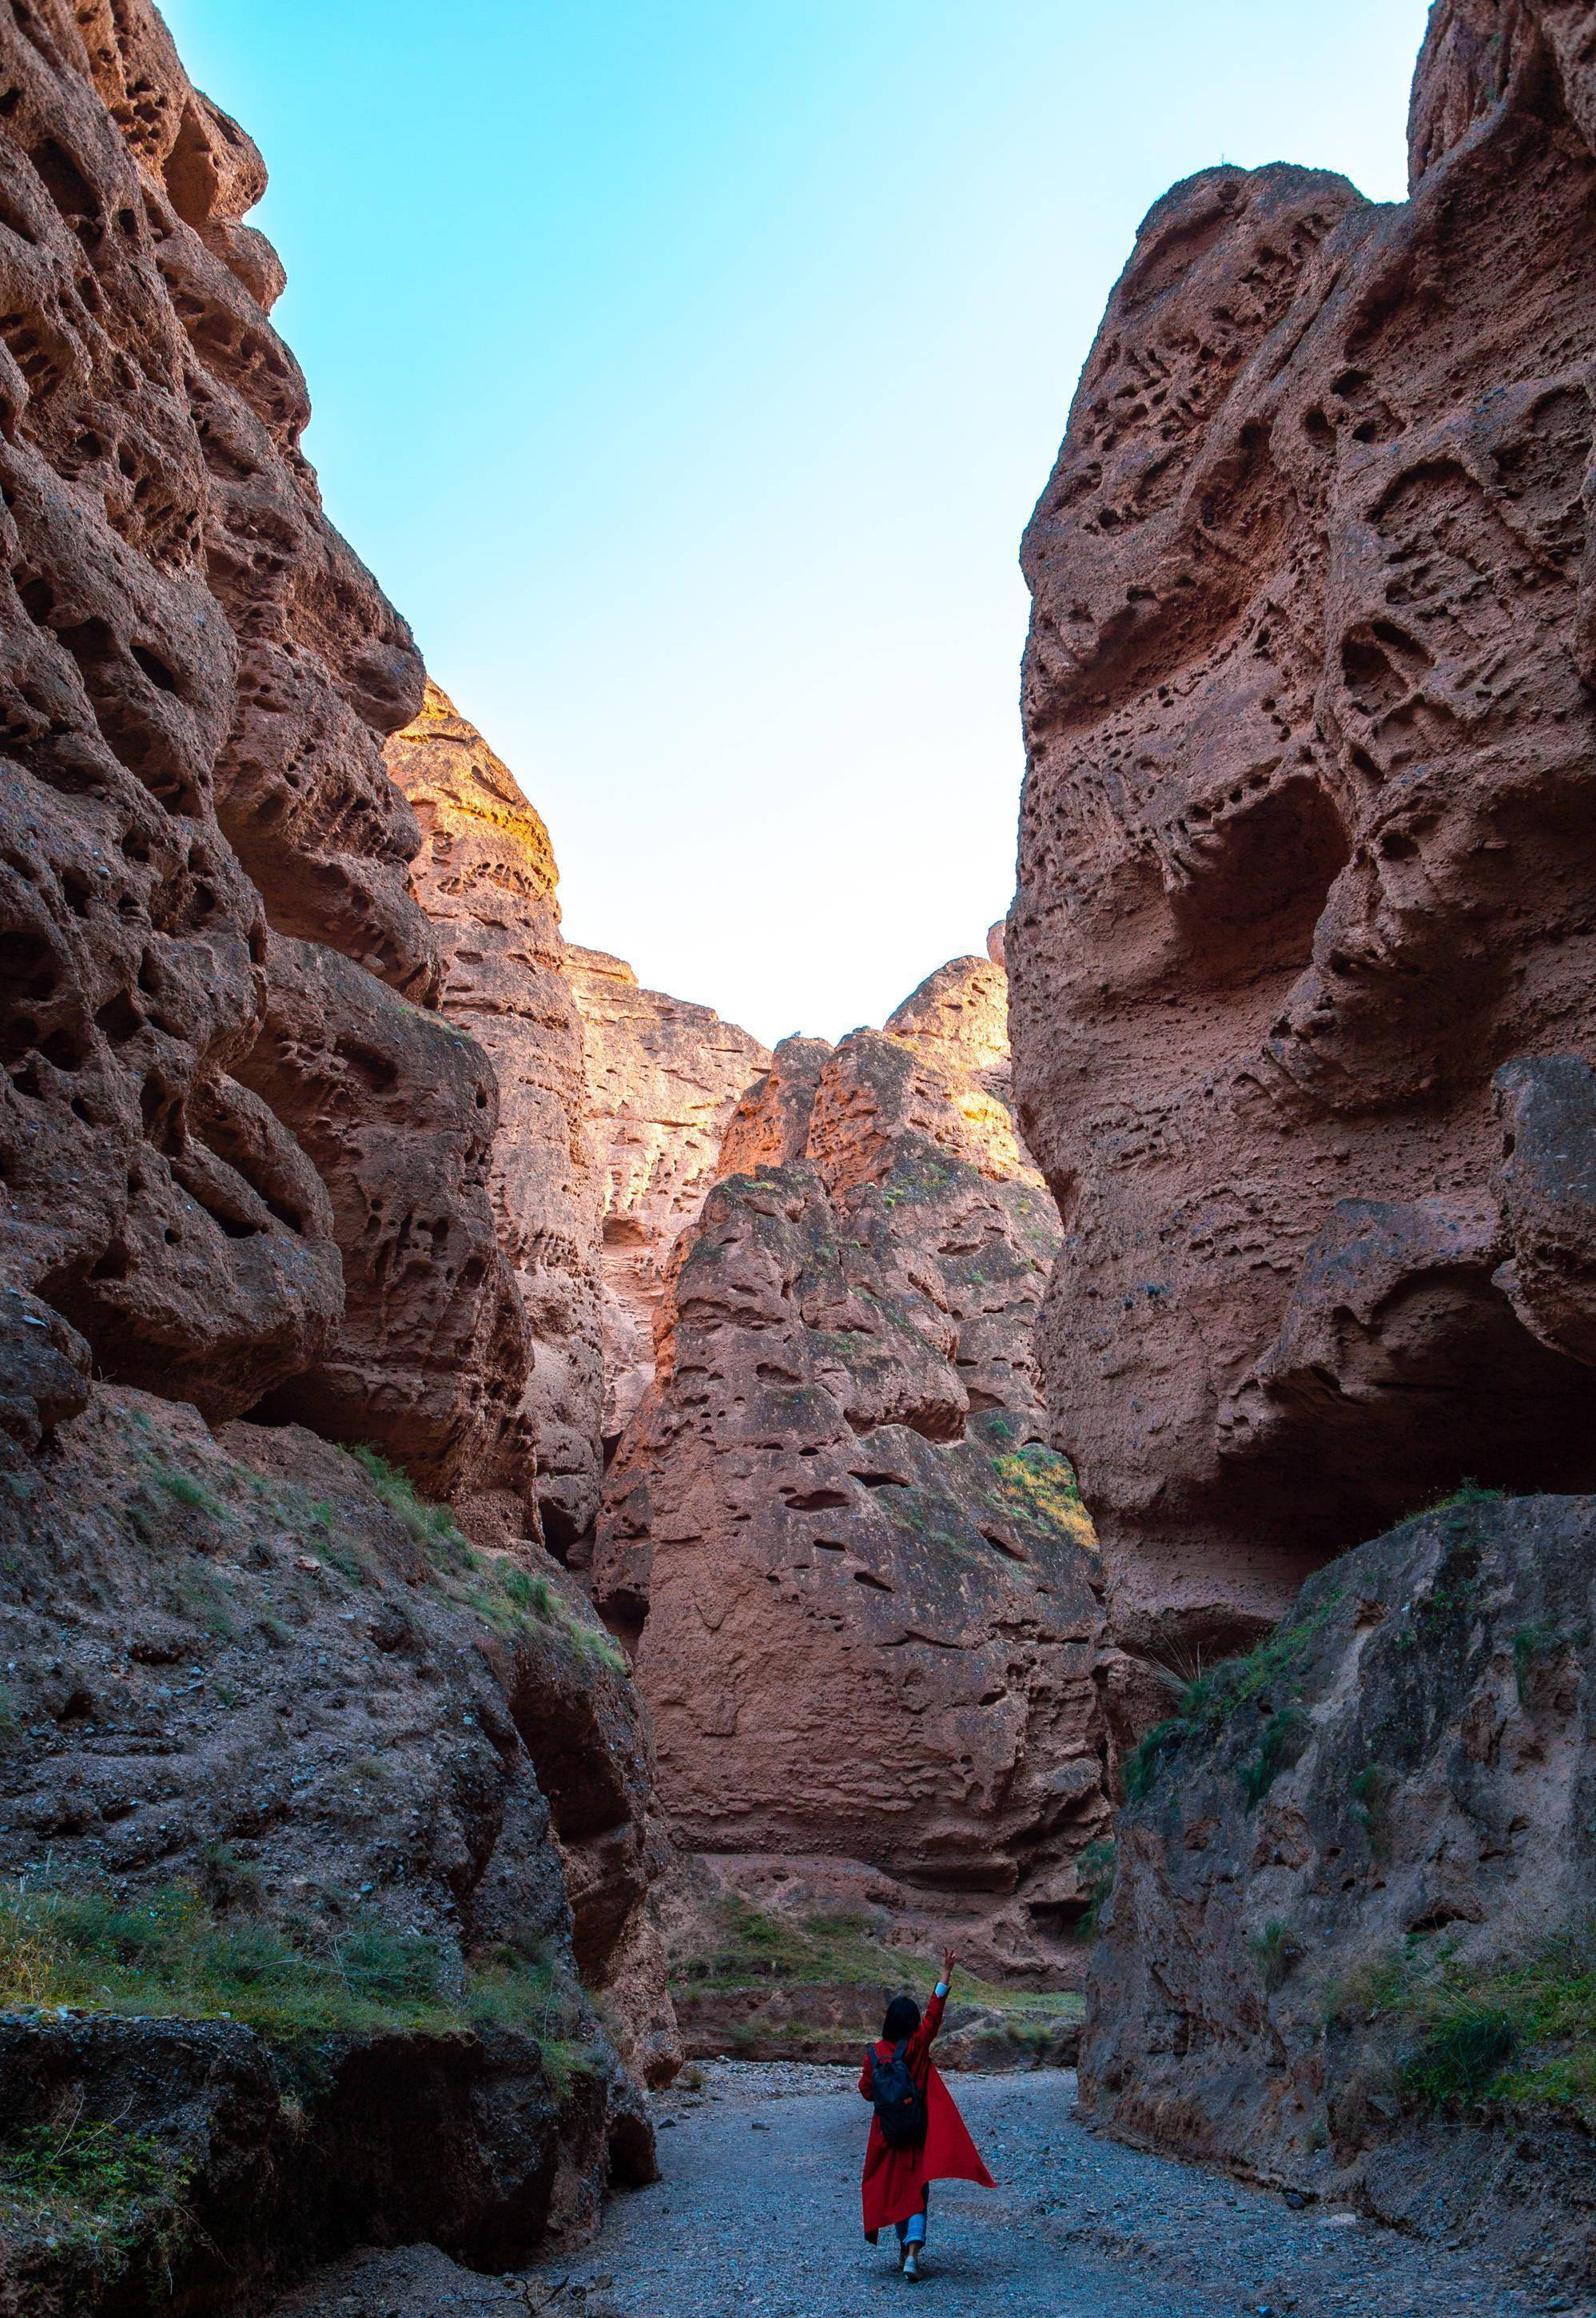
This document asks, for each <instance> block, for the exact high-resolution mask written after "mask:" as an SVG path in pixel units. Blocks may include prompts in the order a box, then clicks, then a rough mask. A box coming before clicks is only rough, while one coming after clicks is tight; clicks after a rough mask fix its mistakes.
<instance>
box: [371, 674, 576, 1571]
mask: <svg viewBox="0 0 1596 2318" xmlns="http://www.w3.org/2000/svg"><path fill="white" fill-rule="evenodd" d="M386 754H387V760H388V768H389V770H390V773H391V774H392V776H393V778H394V779H395V780H396V781H397V782H398V784H399V787H400V788H401V789H402V790H403V791H404V793H405V795H407V796H408V798H409V800H410V803H411V805H412V807H413V809H414V810H415V812H416V814H417V819H418V821H419V822H420V823H421V828H422V832H423V844H422V850H421V852H420V854H419V855H418V857H417V860H416V863H415V867H414V873H413V874H414V876H415V881H416V888H417V893H418V894H420V896H421V900H422V903H423V904H424V906H425V908H426V912H427V914H428V916H429V917H430V918H431V920H432V921H433V924H434V926H435V930H436V932H437V935H438V939H439V944H440V948H441V950H442V954H443V966H444V983H443V993H442V996H441V998H440V1001H439V1003H440V1005H441V1007H442V1009H443V1011H444V1014H445V1015H446V1016H447V1018H448V1020H450V1021H452V1022H455V1023H459V1024H461V1025H462V1027H463V1028H464V1029H467V1030H469V1031H470V1032H471V1036H472V1037H473V1038H475V1039H476V1040H477V1041H478V1042H479V1043H480V1046H481V1047H482V1050H483V1052H484V1053H485V1054H487V1055H488V1056H489V1058H490V1059H491V1062H492V1065H493V1069H494V1072H495V1074H496V1075H497V1077H498V1105H499V1124H498V1133H497V1135H496V1136H495V1137H494V1140H493V1147H492V1154H491V1159H490V1165H489V1190H490V1192H491V1196H492V1200H493V1211H494V1218H495V1221H496V1223H497V1226H498V1239H499V1244H500V1246H501V1247H502V1248H503V1250H504V1252H505V1253H506V1255H507V1258H508V1260H509V1263H510V1266H511V1269H512V1271H513V1272H514V1274H515V1280H516V1289H518V1291H519V1294H520V1298H521V1302H522V1305H523V1307H524V1308H525V1313H526V1317H527V1325H528V1330H529V1334H530V1338H531V1352H532V1367H531V1370H530V1372H529V1373H528V1376H527V1379H526V1388H525V1397H524V1400H523V1404H522V1409H521V1420H522V1422H521V1441H522V1442H523V1443H524V1446H525V1453H527V1454H528V1455H530V1456H533V1457H535V1460H536V1470H537V1478H536V1494H537V1503H538V1507H539V1510H540V1513H541V1515H542V1525H543V1530H544V1532H545V1534H546V1535H547V1536H548V1537H549V1538H550V1539H551V1541H552V1542H553V1543H554V1544H555V1545H556V1547H558V1548H559V1549H560V1550H566V1549H568V1548H569V1545H570V1544H571V1543H572V1541H574V1540H576V1539H578V1538H579V1537H581V1536H583V1535H585V1534H586V1533H587V1532H589V1531H591V1529H592V1527H593V1523H594V1520H595V1518H596V1514H597V1511H598V1481H599V1436H600V1433H601V1430H602V1420H603V1415H604V1373H603V1358H602V1350H601V1342H600V1336H601V1331H600V1325H599V1301H600V1295H599V1283H598V1236H599V1215H598V1205H599V1184H598V1181H597V1177H596V1171H595V1168H594V1165H593V1163H592V1161H591V1159H590V1156H589V1150H588V1138H587V1132H586V1129H585V1126H584V1112H585V1102H586V1093H585V1082H584V1047H583V1029H582V1018H581V1016H580V1014H579V1013H578V1011H577V1006H576V1002H575V1000H574V998H573V996H572V993H571V986H570V982H569V978H568V975H567V972H566V949H565V944H564V941H563V939H561V936H560V903H559V898H558V892H557V888H558V883H559V872H558V870H557V869H556V867H555V864H554V851H553V848H552V846H551V844H550V842H549V833H548V831H547V830H546V829H545V828H544V826H543V823H542V821H541V820H540V819H539V817H538V815H537V814H536V813H534V812H533V808H532V806H531V805H530V804H528V803H527V801H526V799H525V797H524V796H523V795H522V793H521V790H520V788H519V787H518V786H517V785H516V778H515V776H514V775H513V774H512V773H511V771H510V770H509V768H508V767H507V765H505V764H504V763H502V762H501V760H500V759H498V757H496V756H495V755H494V753H493V751H492V750H491V749H490V748H489V746H488V744H487V742H486V741H484V740H483V738H482V736H481V734H480V732H478V731H477V730H476V728H475V726H474V725H472V724H470V723H467V722H466V720H465V718H463V717H462V716H461V715H460V714H458V712H457V711H456V710H455V708H454V706H453V703H452V702H451V701H450V700H449V699H448V698H447V697H446V696H445V695H444V693H442V692H441V691H439V689H438V687H436V686H435V685H429V686H428V687H427V694H426V703H425V705H424V706H423V708H422V711H421V714H420V715H419V716H418V717H417V719H416V720H415V722H414V723H411V724H408V725H407V726H406V727H405V730H404V731H403V732H399V733H397V734H396V735H395V736H394V738H393V739H392V740H390V741H389V743H388V747H387V751H386Z"/></svg>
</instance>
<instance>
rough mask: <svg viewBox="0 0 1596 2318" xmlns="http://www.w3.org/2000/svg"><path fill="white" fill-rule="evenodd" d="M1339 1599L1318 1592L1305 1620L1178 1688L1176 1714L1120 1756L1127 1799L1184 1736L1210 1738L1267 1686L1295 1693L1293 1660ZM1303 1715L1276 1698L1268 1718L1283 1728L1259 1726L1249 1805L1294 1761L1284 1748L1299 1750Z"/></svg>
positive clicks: (1246, 1779)
mask: <svg viewBox="0 0 1596 2318" xmlns="http://www.w3.org/2000/svg"><path fill="white" fill-rule="evenodd" d="M1340 1598H1341V1595H1340V1589H1339V1588H1337V1589H1335V1590H1332V1591H1331V1592H1329V1593H1327V1594H1325V1595H1323V1596H1322V1597H1321V1599H1320V1600H1319V1601H1318V1602H1316V1603H1315V1604H1314V1607H1313V1609H1312V1610H1310V1611H1309V1613H1308V1614H1307V1616H1306V1617H1305V1618H1299V1619H1298V1620H1297V1621H1296V1623H1295V1624H1294V1625H1290V1626H1277V1627H1276V1628H1275V1630H1274V1631H1273V1633H1270V1634H1266V1635H1265V1637H1264V1639H1263V1640H1262V1641H1261V1642H1260V1643H1259V1644H1258V1646H1257V1648H1256V1649H1251V1650H1250V1651H1249V1652H1248V1653H1247V1655H1246V1657H1245V1658H1223V1659H1221V1661H1220V1662H1219V1664H1218V1665H1217V1666H1215V1667H1210V1668H1209V1669H1208V1670H1207V1672H1206V1673H1203V1674H1199V1675H1197V1677H1196V1678H1195V1680H1193V1681H1191V1682H1188V1684H1187V1685H1185V1687H1184V1689H1183V1690H1182V1691H1181V1693H1180V1699H1179V1707H1178V1708H1177V1710H1176V1712H1174V1713H1173V1714H1170V1715H1166V1716H1165V1718H1164V1720H1163V1721H1161V1722H1159V1723H1155V1724H1154V1726H1153V1728H1152V1730H1150V1731H1149V1732H1148V1733H1147V1735H1146V1737H1145V1738H1144V1739H1143V1740H1142V1741H1141V1744H1140V1745H1139V1746H1137V1747H1134V1748H1133V1749H1132V1751H1131V1753H1130V1754H1129V1755H1127V1756H1126V1757H1125V1765H1124V1768H1123V1771H1122V1773H1121V1776H1122V1777H1123V1779H1124V1781H1125V1795H1126V1798H1127V1800H1128V1801H1131V1802H1133V1803H1139V1802H1144V1801H1146V1799H1147V1797H1148V1796H1149V1795H1150V1794H1151V1793H1152V1789H1153V1787H1154V1786H1155V1785H1156V1783H1157V1782H1158V1778H1159V1774H1160V1773H1161V1770H1162V1768H1163V1766H1164V1764H1165V1763H1166V1761H1167V1760H1168V1759H1169V1757H1170V1756H1172V1755H1174V1754H1176V1753H1178V1752H1179V1749H1180V1748H1181V1747H1183V1746H1185V1745H1186V1744H1187V1743H1188V1741H1189V1740H1193V1739H1213V1738H1215V1737H1217V1735H1218V1733H1219V1732H1220V1731H1221V1730H1224V1727H1225V1725H1226V1724H1227V1723H1228V1722H1229V1721H1230V1720H1231V1718H1232V1717H1233V1715H1234V1714H1235V1713H1236V1712H1238V1710H1239V1709H1241V1708H1242V1707H1243V1706H1250V1705H1252V1704H1254V1703H1257V1704H1260V1705H1262V1704H1268V1703H1270V1702H1269V1698H1268V1695H1267V1694H1269V1693H1270V1692H1272V1691H1277V1690H1281V1691H1286V1692H1287V1693H1288V1694H1290V1695H1291V1696H1292V1697H1295V1696H1296V1694H1299V1693H1300V1691H1301V1688H1302V1682H1301V1676H1300V1675H1299V1673H1298V1671H1297V1668H1298V1666H1299V1663H1300V1661H1301V1660H1302V1658H1304V1657H1305V1654H1306V1652H1307V1650H1308V1649H1309V1646H1310V1645H1311V1644H1312V1642H1313V1641H1314V1638H1315V1637H1316V1636H1317V1634H1318V1633H1319V1631H1320V1630H1321V1629H1322V1627H1323V1625H1324V1623H1325V1622H1326V1621H1327V1620H1328V1619H1329V1618H1330V1616H1331V1613H1333V1612H1334V1610H1335V1608H1336V1605H1337V1604H1338V1603H1339V1602H1340ZM1293 1718H1295V1720H1294V1719H1293ZM1275 1724H1276V1725H1284V1726H1285V1728H1284V1730H1282V1732H1281V1735H1279V1736H1276V1735H1274V1731H1273V1730H1272V1729H1271V1730H1270V1731H1267V1732H1266V1733H1265V1735H1264V1737H1263V1739H1262V1740H1261V1742H1260V1747H1259V1753H1258V1756H1257V1757H1256V1758H1255V1759H1254V1761H1253V1763H1252V1764H1251V1765H1249V1766H1248V1768H1246V1769H1244V1770H1243V1772H1242V1788H1243V1791H1244V1792H1245V1793H1246V1795H1247V1800H1248V1801H1249V1803H1253V1802H1256V1801H1259V1800H1260V1798H1261V1797H1262V1796H1263V1795H1265V1794H1267V1793H1268V1792H1269V1787H1270V1785H1271V1784H1272V1783H1273V1781H1274V1780H1275V1778H1276V1777H1277V1776H1278V1774H1279V1773H1280V1772H1281V1771H1282V1770H1284V1769H1285V1768H1286V1767H1287V1763H1288V1762H1293V1761H1295V1760H1296V1756H1295V1755H1293V1754H1292V1753H1291V1752H1290V1749H1291V1747H1293V1746H1296V1747H1297V1752H1298V1753H1300V1752H1301V1747H1300V1745H1298V1740H1299V1739H1303V1738H1305V1717H1304V1716H1303V1715H1302V1713H1301V1712H1300V1710H1299V1709H1297V1708H1296V1706H1295V1705H1294V1704H1291V1703H1287V1704H1284V1705H1282V1706H1281V1707H1280V1708H1278V1710H1277V1711H1276V1714H1275ZM1254 1787H1256V1788H1257V1792H1256V1793H1254V1792H1253V1789H1254Z"/></svg>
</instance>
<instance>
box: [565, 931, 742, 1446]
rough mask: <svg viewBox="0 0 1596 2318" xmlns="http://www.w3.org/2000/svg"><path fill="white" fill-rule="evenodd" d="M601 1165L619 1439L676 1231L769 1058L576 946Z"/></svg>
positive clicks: (605, 1285)
mask: <svg viewBox="0 0 1596 2318" xmlns="http://www.w3.org/2000/svg"><path fill="white" fill-rule="evenodd" d="M566 955H567V958H568V960H569V976H570V986H571V991H572V993H573V995H574V996H575V999H576V1002H577V1005H578V1009H579V1010H580V1012H581V1016H582V1023H583V1031H584V1037H585V1039H586V1045H587V1120H588V1134H589V1137H590V1139H591V1144H592V1154H593V1164H594V1166H595V1167H596V1170H597V1172H598V1177H599V1199H600V1215H601V1224H600V1229H601V1235H602V1244H601V1250H600V1266H601V1273H600V1276H601V1283H602V1289H603V1299H604V1301H603V1332H604V1367H605V1416H604V1434H605V1440H606V1441H607V1442H610V1443H611V1444H612V1445H613V1444H614V1441H615V1440H616V1439H617V1438H618V1436H619V1434H620V1433H621V1431H622V1429H623V1426H624V1424H626V1421H627V1419H628V1418H629V1417H630V1416H631V1415H632V1411H633V1410H634V1409H635V1408H636V1406H637V1405H638V1402H639V1401H640V1400H641V1397H642V1395H643V1393H644V1391H645V1389H646V1388H647V1387H648V1385H649V1383H650V1379H652V1376H653V1373H654V1323H655V1314H656V1312H657V1310H658V1307H659V1297H660V1291H661V1288H662V1286H663V1280H664V1272H665V1266H666V1262H667V1260H668V1257H669V1254H670V1251H671V1248H672V1247H673V1245H674V1244H675V1242H676V1239H677V1234H678V1233H679V1232H681V1231H682V1230H683V1229H684V1228H685V1226H686V1225H687V1224H689V1223H691V1222H692V1221H693V1220H694V1219H695V1217H696V1216H697V1213H698V1210H699V1208H700V1207H701V1206H702V1205H703V1203H704V1193H705V1192H706V1191H707V1190H709V1187H710V1185H711V1184H712V1183H713V1181H714V1179H715V1176H716V1174H717V1173H718V1172H719V1170H720V1154H721V1137H722V1132H723V1130H724V1128H725V1126H726V1123H727V1120H728V1119H729V1118H730V1116H731V1110H732V1107H733V1105H734V1104H735V1103H736V1101H737V1099H738V1097H739V1096H740V1094H741V1093H742V1092H743V1090H744V1089H745V1088H746V1087H747V1086H748V1084H749V1081H750V1080H751V1079H753V1078H755V1077H757V1076H758V1073H759V1072H760V1071H762V1070H763V1069H764V1068H765V1065H767V1062H768V1061H769V1059H770V1057H769V1055H768V1053H767V1050H766V1049H765V1047H762V1046H760V1044H759V1042H758V1039H757V1038H750V1037H749V1034H748V1032H747V1031H746V1030H740V1029H738V1028H737V1026H736V1024H735V1023H733V1022H722V1020H721V1018H720V1016H719V1015H718V1014H717V1013H715V1011H713V1008H712V1007H708V1006H695V1005H692V1004H691V1003H689V1002H687V1001H686V1000H685V999H681V998H669V997H667V995H666V994H665V993H664V992H663V991H659V990H644V989H642V988H641V986H640V985H639V983H638V979H637V976H636V975H635V974H633V972H632V968H631V967H630V966H627V965H626V964H625V963H624V961H623V959H621V958H618V957H609V956H607V955H606V953H605V952H604V951H603V950H592V949H578V948H571V949H569V950H568V951H567V953H566Z"/></svg>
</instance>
